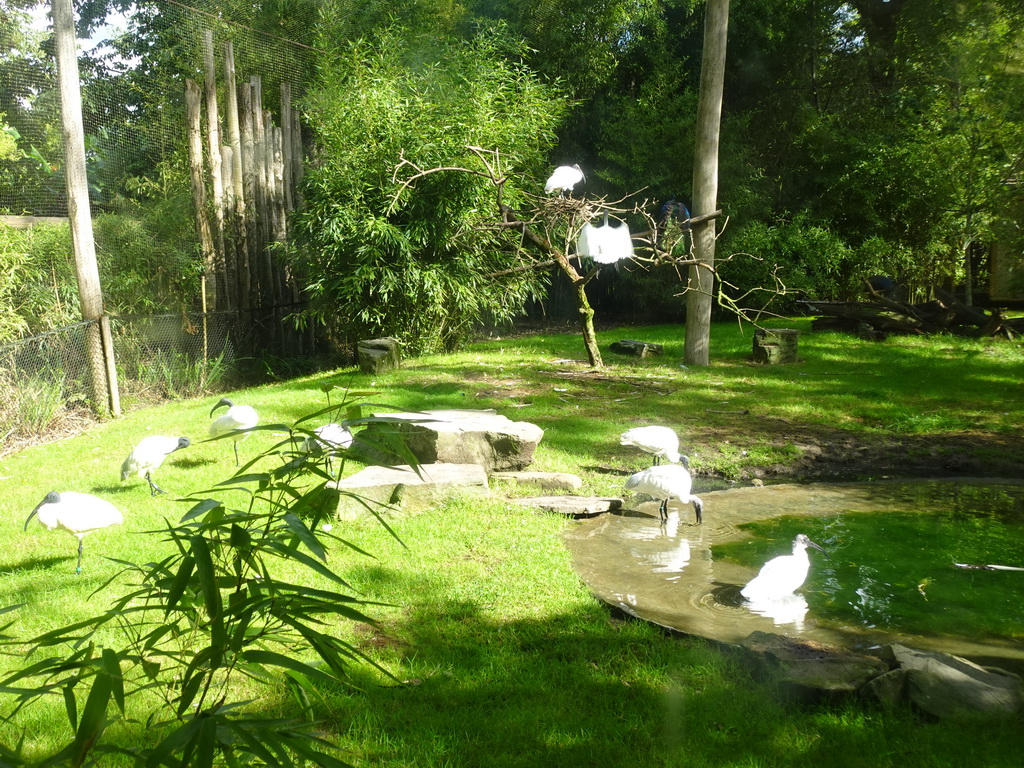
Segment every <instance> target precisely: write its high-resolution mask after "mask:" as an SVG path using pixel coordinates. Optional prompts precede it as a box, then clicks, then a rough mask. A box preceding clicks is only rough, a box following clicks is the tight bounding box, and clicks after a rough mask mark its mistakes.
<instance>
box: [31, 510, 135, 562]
mask: <svg viewBox="0 0 1024 768" xmlns="http://www.w3.org/2000/svg"><path fill="white" fill-rule="evenodd" d="M36 515H38V516H39V522H40V523H42V524H43V525H44V526H45V527H46V528H47V529H48V530H51V531H52V530H53V529H55V528H60V529H62V530H65V531H67V532H68V533H70V534H71V535H72V536H76V537H77V538H78V565H77V567H76V568H75V573H81V572H82V538H83V537H84V536H85V535H86V534H87V533H92V532H93V531H98V530H100V529H101V528H107V527H109V526H111V525H120V524H121V523H123V522H124V516H123V515H122V514H121V510H119V509H118V508H117V507H115V506H114V505H113V504H111V503H110V502H109V501H104V500H103V499H101V498H99V497H97V496H92V495H91V494H88V493H76V492H75V491H64V492H62V493H57V492H56V491H50V492H49V493H48V494H46V496H45V497H44V498H43V500H42V501H41V502H39V503H38V504H37V505H36V508H35V509H33V510H32V512H31V513H30V514H29V516H28V517H27V518H26V520H25V530H26V531H27V530H28V524H29V522H30V521H31V520H32V518H33V517H35V516H36Z"/></svg>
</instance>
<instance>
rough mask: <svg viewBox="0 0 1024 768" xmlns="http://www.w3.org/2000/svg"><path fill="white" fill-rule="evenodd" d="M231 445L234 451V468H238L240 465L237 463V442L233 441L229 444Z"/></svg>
mask: <svg viewBox="0 0 1024 768" xmlns="http://www.w3.org/2000/svg"><path fill="white" fill-rule="evenodd" d="M231 445H232V447H233V448H234V449H235V466H236V467H238V466H241V465H240V464H239V463H238V441H237V440H233V441H232V442H231Z"/></svg>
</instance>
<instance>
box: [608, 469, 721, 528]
mask: <svg viewBox="0 0 1024 768" xmlns="http://www.w3.org/2000/svg"><path fill="white" fill-rule="evenodd" d="M692 487H693V480H692V478H691V477H690V472H689V470H687V469H686V467H683V466H679V465H678V464H666V465H664V466H659V467H648V468H647V469H644V470H642V471H640V472H637V473H636V474H635V475H632V476H630V478H629V479H628V480H627V481H626V490H627V491H632V492H633V493H646V494H648V495H649V496H653V497H654V498H656V499H661V500H662V501H661V507H660V508H659V510H658V513H659V517H660V518H661V520H662V521H667V520H668V503H669V501H671V500H672V499H679V501H681V502H682V503H683V504H693V511H694V512H696V513H697V525H700V524H701V522H702V516H703V514H704V502H703V501H701V499H700V498H699V497H697V496H694V495H692V494H691V493H690V490H691V489H692Z"/></svg>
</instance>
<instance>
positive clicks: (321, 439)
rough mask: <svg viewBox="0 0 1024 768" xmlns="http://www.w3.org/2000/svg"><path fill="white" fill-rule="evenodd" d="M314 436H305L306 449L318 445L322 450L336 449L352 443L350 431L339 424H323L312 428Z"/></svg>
mask: <svg viewBox="0 0 1024 768" xmlns="http://www.w3.org/2000/svg"><path fill="white" fill-rule="evenodd" d="M313 434H315V435H316V438H309V437H307V438H306V450H313V449H314V448H316V447H319V449H320V450H323V451H336V450H338V449H339V448H341V449H344V448H348V447H349V446H351V445H352V440H353V439H354V438H353V436H352V432H350V431H349V428H348V427H344V426H342V425H341V424H324V425H323V426H322V427H317V428H316V429H314V430H313Z"/></svg>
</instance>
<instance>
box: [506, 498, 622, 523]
mask: <svg viewBox="0 0 1024 768" xmlns="http://www.w3.org/2000/svg"><path fill="white" fill-rule="evenodd" d="M509 502H510V503H512V504H519V505H520V506H524V507H535V508H536V509H540V510H542V511H544V512H553V513H554V514H556V515H565V516H566V517H572V518H580V517H596V516H597V515H601V514H604V513H605V512H613V511H615V510H618V509H621V508H622V499H616V498H610V497H608V496H532V497H528V498H522V499H509Z"/></svg>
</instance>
